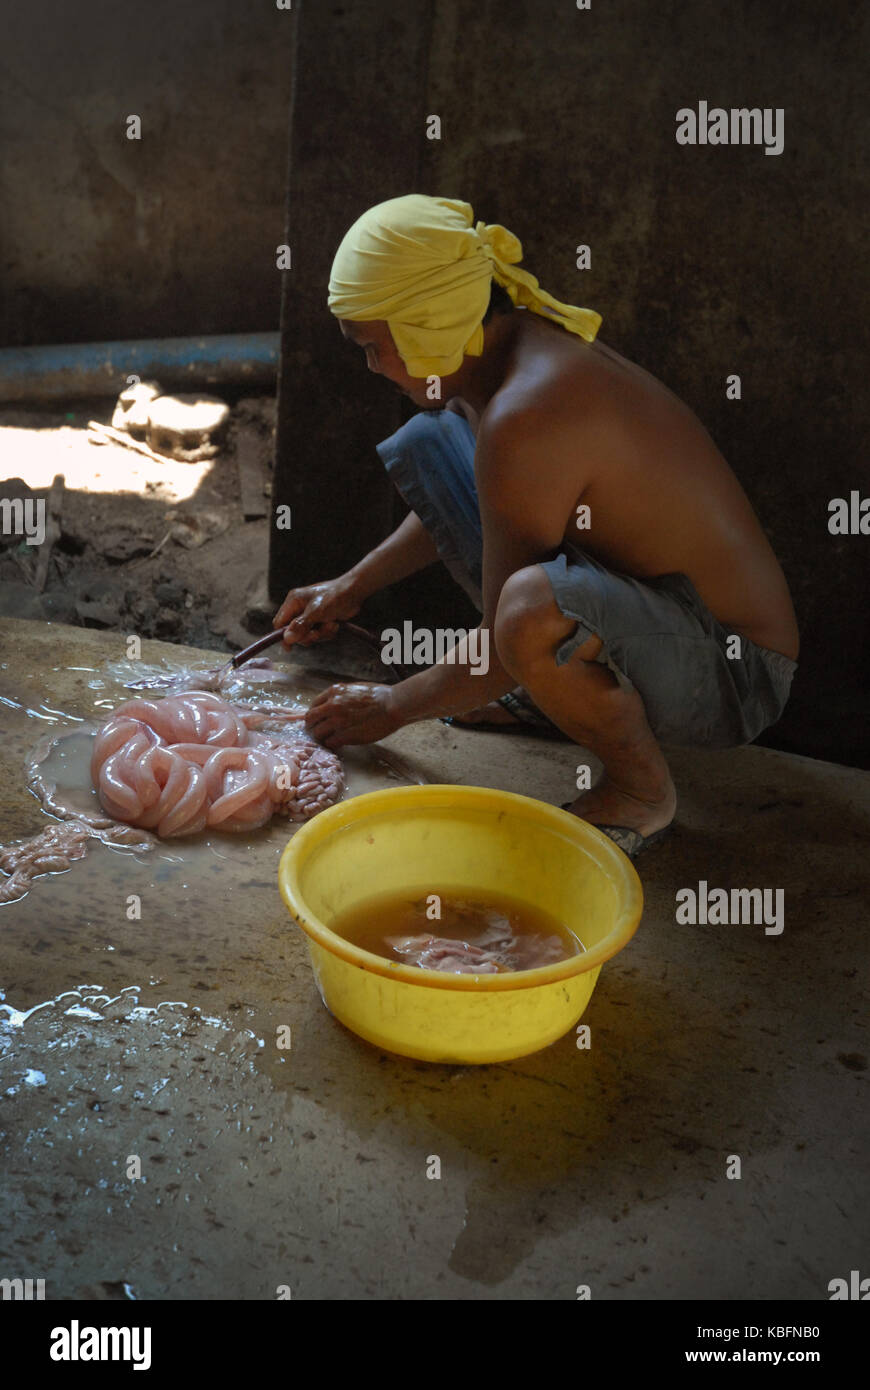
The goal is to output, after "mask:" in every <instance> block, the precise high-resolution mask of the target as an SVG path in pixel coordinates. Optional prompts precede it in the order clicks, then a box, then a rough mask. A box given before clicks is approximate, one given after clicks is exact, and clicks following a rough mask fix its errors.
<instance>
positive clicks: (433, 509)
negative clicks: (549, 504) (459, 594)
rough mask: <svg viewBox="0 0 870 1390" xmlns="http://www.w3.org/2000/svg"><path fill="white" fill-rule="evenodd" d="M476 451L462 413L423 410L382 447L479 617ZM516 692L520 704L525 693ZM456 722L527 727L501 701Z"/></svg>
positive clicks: (404, 492)
mask: <svg viewBox="0 0 870 1390" xmlns="http://www.w3.org/2000/svg"><path fill="white" fill-rule="evenodd" d="M474 450H475V440H474V434H473V432H472V429H471V426H470V425H469V423H468V420H467V419H466V417H465V415H464V413H461V412H459V411H452V410H444V411H421V412H420V413H419V414H417V415H414V416H413V417H412V418H411V419H410V420H409V421H408V422H407V423H406V424H404V425H402V427H401V428H400V429H398V430H397V431H396V433H395V434H393V435H391V436H390V438H389V439H385V440H384V441H383V443H381V444H379V445H378V454H379V455H380V457H381V460H382V461H383V463H384V466H385V468H386V469H387V472H388V473H389V475H390V478H391V480H392V481H393V483H394V484H395V486H396V489H397V490H398V492H399V494H400V495H401V496H402V497H403V498H404V500H405V501H406V502H407V503H408V506H409V507H411V508H412V509H413V510H414V511H415V512H416V513H417V515H418V516H419V518H420V520H421V521H422V523H423V525H424V526H425V527H426V530H427V531H428V532H429V534H430V535H431V536H432V538H433V540H434V541H435V544H436V547H437V549H438V554H439V556H440V558H441V560H442V562H443V563H444V565H445V566H446V568H447V569H448V571H449V572H450V574H451V575H452V576H453V578H454V579H455V581H456V583H457V584H459V586H460V587H461V588H462V589H464V590H465V592H466V594H467V595H468V597H469V598H470V599H471V601H472V603H473V604H474V606H475V607H476V608H477V610H478V612H480V611H481V610H482V606H483V600H482V598H481V584H482V577H481V576H482V563H483V537H482V532H481V525H480V510H479V506H478V500H477V488H476V486H475V481H474ZM514 693H515V694H516V695H517V697H518V698H520V700H521V697H522V695H523V692H522V691H516V692H514ZM521 703H524V702H522V700H521ZM529 720H530V721H531V720H532V716H531V715H530V716H529ZM453 722H454V723H456V724H459V725H462V724H466V723H467V724H476V723H487V724H503V725H505V726H513V727H516V726H517V725H518V724H519V725H521V726H525V721H524V720H520V719H518V718H517V716H516V715H514V714H511V713H510V712H509V711H508V710H507V709H505V708H504V706H503V705H500V704H499V703H498V701H494V702H493V703H492V704H489V705H484V706H482V707H481V708H479V709H474V710H470V711H468V712H467V713H466V714H463V715H460V716H457V717H456V719H455V720H454V721H453Z"/></svg>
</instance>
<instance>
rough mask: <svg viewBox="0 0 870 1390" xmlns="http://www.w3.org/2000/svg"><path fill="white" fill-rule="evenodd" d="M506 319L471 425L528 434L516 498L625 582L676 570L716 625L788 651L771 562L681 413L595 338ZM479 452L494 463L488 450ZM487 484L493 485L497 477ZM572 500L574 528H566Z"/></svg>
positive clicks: (793, 643)
mask: <svg viewBox="0 0 870 1390" xmlns="http://www.w3.org/2000/svg"><path fill="white" fill-rule="evenodd" d="M507 318H508V319H512V320H513V323H512V325H511V342H512V350H511V353H510V357H509V360H508V366H507V371H506V373H505V376H504V380H503V382H502V384H501V385H500V387H499V389H498V390H497V391H496V393H495V395H494V396H493V397H492V399H491V400H490V401H489V403H488V405H487V406H486V408H485V410H484V411H483V412H482V415H481V418H480V422H479V426H478V428H479V430H481V431H486V432H487V434H488V435H489V437H492V436H493V434H494V432H496V431H498V430H502V431H503V432H504V434H505V436H509V435H512V434H513V435H515V434H516V432H517V431H520V432H522V433H523V434H528V435H529V436H531V437H533V438H534V440H535V441H540V453H539V455H538V454H537V453H536V461H535V467H534V469H533V470H530V471H529V473H528V476H527V477H526V479H524V492H525V496H524V505H525V506H526V507H528V508H530V509H533V510H534V511H535V513H536V514H537V515H539V516H541V515H546V516H547V518H548V521H549V522H551V523H552V525H551V530H552V531H553V533H558V530H561V533H562V536H563V539H564V540H565V541H570V542H571V543H573V544H574V545H578V546H579V547H580V548H582V549H583V550H585V551H587V552H588V553H589V554H590V555H592V556H593V557H594V558H595V559H598V560H599V561H600V562H601V563H602V564H604V565H605V566H607V567H608V568H610V569H612V570H616V571H620V572H622V573H625V574H630V575H632V576H634V577H636V578H639V579H643V578H652V577H654V576H657V575H661V574H668V573H673V572H680V573H683V574H685V575H687V576H688V578H689V579H690V580H691V581H692V583H693V584H694V586H695V588H696V589H697V590H698V592H699V594H700V595H701V598H702V599H703V600H704V602H705V604H706V605H707V607H708V608H709V609H710V611H711V612H712V613H713V614H714V615H715V616H716V617H717V618H718V619H719V621H720V622H721V623H722V624H723V625H724V626H725V627H726V628H727V629H728V630H729V631H734V632H736V633H739V634H742V635H743V636H745V637H748V638H750V639H751V640H752V641H754V642H756V643H757V644H758V645H759V646H762V647H769V648H771V649H772V650H774V651H779V652H782V653H783V654H784V655H786V656H789V657H792V658H794V657H796V656H797V651H798V631H797V624H796V621H795V616H794V609H793V607H792V603H791V598H790V596H789V593H788V588H787V585H786V582H785V578H784V576H783V574H782V571H781V569H780V566H779V563H778V561H777V559H776V556H775V555H774V553H773V551H772V549H771V547H770V544H769V542H768V540H767V538H766V536H765V534H764V532H763V530H762V528H761V526H760V524H759V522H758V520H757V518H756V516H755V513H754V512H753V510H752V507H751V506H750V503H749V501H748V499H747V497H746V495H745V493H744V492H743V489H742V488H741V486H740V484H739V482H738V481H737V478H736V477H735V475H734V474H733V473H732V471H731V469H730V468H729V467H728V465H727V463H726V462H725V460H724V459H723V457H722V455H721V454H720V453H719V451H718V450H717V448H716V446H715V444H714V443H713V441H712V439H711V438H710V436H709V435H708V433H707V432H706V430H705V429H704V428H703V426H702V425H701V423H700V421H699V420H698V419H697V418H696V417H695V415H693V413H692V412H691V411H690V410H689V408H688V407H687V406H685V405H684V404H683V403H682V402H681V401H679V400H678V399H677V397H676V396H674V395H673V393H672V392H670V391H669V390H668V389H667V388H666V387H665V386H663V385H662V384H661V382H658V381H656V379H655V378H654V377H652V376H651V375H650V374H649V373H648V372H646V371H644V370H643V369H642V368H641V367H638V366H636V365H635V364H633V363H631V362H628V361H627V360H626V359H625V358H623V357H621V356H620V355H619V354H618V353H616V352H614V351H612V349H610V348H608V347H606V346H605V345H604V344H603V343H601V342H595V343H593V344H586V343H582V342H579V341H578V340H577V338H576V337H574V336H572V335H571V334H569V333H567V332H565V331H563V330H562V329H561V328H560V327H558V326H557V325H555V324H549V323H547V322H546V321H545V320H544V319H543V318H542V317H541V316H540V315H532V314H529V313H526V312H523V311H517V312H516V313H515V314H512V315H508V316H507ZM472 424H474V422H473V419H472ZM491 457H492V458H493V459H494V461H495V462H494V467H495V468H496V469H497V467H498V463H497V459H498V450H497V449H496V450H495V451H491ZM488 485H489V486H490V487H493V488H495V489H496V490H497V489H498V485H499V482H498V478H497V477H491V478H489V480H488ZM581 504H585V505H586V506H588V507H589V513H590V517H589V520H590V524H589V527H588V529H586V528H583V529H578V527H577V508H578V506H580V505H581Z"/></svg>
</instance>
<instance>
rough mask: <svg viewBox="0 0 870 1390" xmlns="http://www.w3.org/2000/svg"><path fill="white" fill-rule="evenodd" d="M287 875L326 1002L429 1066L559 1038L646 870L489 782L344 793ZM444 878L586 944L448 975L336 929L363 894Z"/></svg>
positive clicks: (300, 840)
mask: <svg viewBox="0 0 870 1390" xmlns="http://www.w3.org/2000/svg"><path fill="white" fill-rule="evenodd" d="M278 880H279V884H280V889H281V896H282V897H283V899H284V902H285V903H286V905H287V907H288V908H289V910H290V913H291V915H292V916H293V917H294V918H295V920H296V922H297V923H298V924H299V926H300V927H301V928H302V930H303V931H304V932H305V934H306V936H307V937H308V949H309V952H310V955H311V964H312V968H313V970H314V976H315V979H316V981H317V985H318V988H319V990H320V994H321V998H322V999H323V1002H324V1003H325V1004H326V1006H327V1008H328V1009H330V1010H331V1012H332V1013H333V1014H334V1015H335V1017H336V1018H337V1019H339V1020H340V1021H341V1022H342V1023H344V1024H346V1025H347V1027H348V1028H351V1029H353V1031H354V1032H355V1033H358V1034H359V1036H360V1037H362V1038H365V1039H366V1040H367V1041H368V1042H371V1043H374V1044H375V1045H376V1046H377V1047H381V1048H386V1049H388V1050H389V1051H391V1052H398V1053H401V1054H402V1055H403V1056H406V1057H417V1058H421V1059H422V1060H424V1061H427V1062H462V1063H469V1062H472V1063H473V1062H502V1061H506V1060H508V1059H509V1058H512V1057H524V1056H526V1055H527V1054H528V1053H530V1052H536V1051H537V1050H538V1049H539V1048H542V1047H547V1046H548V1045H549V1044H550V1043H552V1042H555V1040H556V1039H557V1038H560V1037H562V1035H563V1034H564V1033H566V1032H568V1030H569V1029H571V1028H573V1027H574V1025H575V1024H576V1022H577V1020H578V1019H579V1018H580V1016H581V1014H582V1013H583V1010H584V1009H585V1008H586V1005H587V1003H588V1001H589V996H590V995H591V993H592V990H593V989H594V987H595V981H596V980H597V979H598V973H599V971H600V969H601V966H602V964H603V962H604V961H606V960H608V959H609V958H610V957H611V956H615V955H616V953H617V951H621V950H622V947H623V946H624V945H625V944H626V942H627V941H629V940H630V939H631V937H632V936H633V934H634V932H635V930H636V928H637V925H638V922H639V921H640V916H641V912H642V910H643V891H642V889H641V885H640V880H639V878H638V876H637V874H636V873H635V871H634V869H633V867H632V865H631V863H630V861H629V860H628V859H627V858H626V856H625V855H624V854H623V853H622V851H621V850H620V849H617V847H616V845H615V844H614V843H613V841H612V840H610V839H608V837H607V836H606V835H603V834H602V833H601V831H599V830H596V829H595V828H594V827H593V826H591V825H587V824H586V822H585V821H581V820H579V819H578V818H577V817H576V816H572V815H570V814H569V813H568V812H567V811H561V810H558V809H557V808H556V807H554V806H548V805H546V804H545V803H544V802H542V801H535V800H533V799H532V798H531V797H527V796H517V795H515V794H514V793H512V792H502V791H492V790H490V789H489V788H486V787H465V786H450V785H430V786H423V787H392V788H390V789H389V790H387V791H377V792H369V793H368V794H367V795H365V796H358V797H355V798H353V799H352V800H349V801H341V802H339V803H338V804H337V805H336V806H331V807H330V808H329V810H327V811H322V812H321V813H320V814H319V815H317V816H315V817H314V818H313V820H310V821H309V822H308V823H307V824H306V825H304V826H302V827H301V829H299V830H297V832H296V834H295V835H294V836H293V838H292V840H291V841H290V842H289V844H288V845H287V848H286V849H285V850H284V853H283V854H282V856H281V863H280V866H279V870H278ZM439 887H449V888H457V887H458V888H466V889H467V890H468V891H469V892H470V891H472V890H473V891H474V892H475V893H479V894H485V893H486V891H487V889H491V890H494V891H497V892H499V893H508V894H510V895H512V896H513V897H515V898H519V899H521V900H524V901H525V902H528V903H532V904H537V905H538V906H540V907H542V908H544V909H545V910H546V911H548V912H551V913H552V914H553V915H554V916H555V917H557V918H558V919H559V920H560V921H562V922H564V923H565V924H566V926H568V927H569V928H570V929H571V930H572V931H573V932H574V934H575V935H576V936H577V937H578V938H579V939H580V941H582V943H583V945H584V946H585V947H586V951H585V953H581V954H580V955H578V956H572V957H571V958H570V959H569V960H565V961H559V962H557V963H556V964H555V965H547V966H544V967H542V968H541V969H538V970H524V971H516V972H514V973H505V974H500V975H451V974H448V973H446V972H442V971H437V970H423V969H421V968H420V967H419V966H413V965H405V964H402V963H399V962H394V961H389V960H386V959H385V958H383V957H381V956H376V955H373V954H372V953H371V952H370V951H364V950H362V949H361V948H360V947H358V946H355V945H353V944H352V943H350V942H348V941H345V940H344V939H343V938H342V937H340V936H337V935H336V933H335V932H333V931H331V930H330V926H329V924H330V922H331V921H332V920H333V919H334V918H335V916H336V915H337V914H338V913H340V912H343V911H345V910H346V909H348V908H351V907H353V906H355V905H357V904H359V903H362V902H364V901H365V900H366V899H368V898H373V897H375V896H376V895H380V894H386V893H390V892H398V891H403V890H405V889H409V890H412V891H413V892H414V893H419V894H420V896H424V895H426V894H428V893H430V892H432V891H433V890H437V889H438V888H439Z"/></svg>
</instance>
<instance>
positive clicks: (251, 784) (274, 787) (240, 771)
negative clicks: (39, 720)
mask: <svg viewBox="0 0 870 1390" xmlns="http://www.w3.org/2000/svg"><path fill="white" fill-rule="evenodd" d="M290 717H292V716H290ZM296 718H298V715H297V716H296ZM263 722H264V716H263V715H262V714H257V713H252V712H251V711H248V710H243V709H241V708H240V707H238V706H233V705H230V704H228V703H227V701H226V700H222V699H220V698H219V696H217V695H212V694H210V693H208V692H206V691H199V690H195V691H186V692H185V693H183V694H180V695H167V696H166V697H165V698H164V699H162V700H128V701H127V703H126V704H123V705H120V706H119V708H118V709H116V710H115V712H114V714H113V715H112V716H111V718H110V719H108V720H107V722H106V723H105V724H104V725H103V727H102V728H101V729H100V730H99V732H98V733H97V735H96V739H95V741H94V751H93V756H92V759H91V777H92V778H93V783H94V786H95V787H96V789H97V793H98V795H99V798H100V802H101V804H102V806H103V809H104V810H105V811H106V812H107V813H108V814H109V815H110V816H112V817H114V818H115V820H119V821H124V822H126V823H127V824H128V825H135V826H139V827H140V828H141V829H143V830H153V831H154V832H155V834H157V835H159V836H161V837H162V838H164V839H172V838H174V837H177V836H181V835H195V834H197V832H198V831H200V830H205V829H206V828H209V829H215V830H255V829H257V827H258V826H261V825H265V823H266V821H267V820H269V818H270V817H271V816H272V815H273V813H274V812H276V811H279V812H281V813H283V814H284V815H287V816H288V817H289V818H290V819H291V820H307V819H308V818H309V817H311V816H313V815H316V813H317V812H318V811H322V810H324V808H325V807H327V806H330V805H331V804H332V803H333V802H334V801H338V799H339V797H340V796H341V794H342V790H343V786H344V773H343V769H342V765H341V762H340V761H339V759H338V758H337V757H336V756H335V754H334V753H330V752H329V751H328V750H327V749H326V748H322V747H321V746H320V744H318V743H315V741H314V739H312V738H311V737H310V736H309V735H308V734H306V733H304V732H302V731H301V730H299V729H297V728H294V729H293V731H292V732H287V731H284V730H282V731H280V732H277V733H266V732H255V731H254V729H255V727H256V726H257V725H262V723H263Z"/></svg>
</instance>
